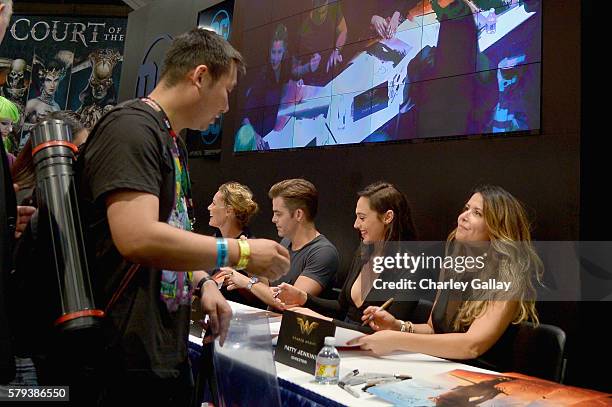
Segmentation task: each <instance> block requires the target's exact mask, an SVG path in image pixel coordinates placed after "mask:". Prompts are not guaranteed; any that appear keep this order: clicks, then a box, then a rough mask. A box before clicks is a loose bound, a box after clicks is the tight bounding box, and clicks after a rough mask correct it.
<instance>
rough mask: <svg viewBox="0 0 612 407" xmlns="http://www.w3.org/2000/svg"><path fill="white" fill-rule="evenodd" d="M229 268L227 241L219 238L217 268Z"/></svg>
mask: <svg viewBox="0 0 612 407" xmlns="http://www.w3.org/2000/svg"><path fill="white" fill-rule="evenodd" d="M225 266H227V239H225V238H221V237H219V238H217V268H221V267H225Z"/></svg>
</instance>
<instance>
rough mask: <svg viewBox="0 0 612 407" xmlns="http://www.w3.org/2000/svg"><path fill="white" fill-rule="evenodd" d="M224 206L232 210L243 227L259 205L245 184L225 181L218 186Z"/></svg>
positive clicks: (249, 220) (247, 223)
mask: <svg viewBox="0 0 612 407" xmlns="http://www.w3.org/2000/svg"><path fill="white" fill-rule="evenodd" d="M219 192H221V195H223V203H225V206H228V207H231V208H232V209H233V210H234V215H235V216H236V220H237V221H238V224H239V225H240V227H241V228H243V229H244V228H245V227H246V226H248V225H249V223H250V222H251V219H252V218H253V216H255V214H256V213H257V211H258V210H259V205H257V202H255V201H254V200H253V192H251V190H250V189H249V187H247V186H246V185H242V184H240V183H238V182H226V183H225V184H223V185H221V186H220V187H219Z"/></svg>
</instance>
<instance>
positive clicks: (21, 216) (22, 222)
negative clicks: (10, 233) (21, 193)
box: [15, 206, 36, 239]
mask: <svg viewBox="0 0 612 407" xmlns="http://www.w3.org/2000/svg"><path fill="white" fill-rule="evenodd" d="M34 212H36V208H34V207H33V206H18V207H17V225H16V227H15V239H19V238H20V237H21V234H22V233H23V231H24V230H25V228H26V226H28V222H30V219H31V218H32V215H34Z"/></svg>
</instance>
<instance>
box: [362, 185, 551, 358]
mask: <svg viewBox="0 0 612 407" xmlns="http://www.w3.org/2000/svg"><path fill="white" fill-rule="evenodd" d="M483 244H484V247H483ZM477 246H481V247H480V249H478V248H475V249H470V248H474V247H477ZM457 248H459V249H457ZM448 250H449V252H450V253H451V254H454V255H457V254H461V251H462V252H463V254H466V253H469V251H470V250H474V251H478V250H480V254H482V253H485V254H486V256H487V261H486V263H485V264H486V265H485V267H484V270H485V271H484V272H483V274H479V276H483V275H486V278H496V279H497V280H498V281H505V282H510V283H511V286H510V287H511V288H510V290H509V291H508V292H503V290H500V291H499V292H494V291H491V290H478V289H468V290H465V291H460V292H457V291H448V290H438V292H437V296H436V301H435V303H434V307H433V309H432V312H431V315H430V317H429V321H428V322H427V323H426V324H412V323H411V322H410V321H402V320H399V319H396V318H395V317H394V316H392V315H391V314H389V313H388V312H386V311H379V310H378V308H377V307H369V308H368V309H366V310H365V311H364V315H363V317H362V320H364V321H365V320H368V319H369V318H371V317H372V318H373V319H372V320H371V322H370V323H369V325H370V327H371V328H372V329H374V330H375V331H378V332H375V333H374V334H372V335H367V336H363V337H361V338H357V339H356V340H354V344H358V345H360V346H361V347H362V348H363V349H366V350H371V351H372V352H374V353H375V354H379V355H383V354H388V353H391V352H394V351H408V352H418V353H425V354H428V355H432V356H437V357H442V358H448V359H464V360H466V359H475V358H478V357H480V356H481V355H483V354H485V352H487V351H489V350H490V349H491V348H492V347H493V345H494V344H495V343H496V342H497V341H498V340H499V339H500V338H501V337H502V335H503V334H504V332H506V331H507V329H508V328H509V326H510V325H511V324H518V323H520V322H522V321H526V320H529V319H531V320H532V321H534V322H535V323H536V324H537V323H538V317H537V314H536V309H535V301H534V299H535V287H534V284H533V278H534V277H537V279H538V281H539V278H540V273H541V271H542V262H541V261H540V259H539V258H538V256H537V254H536V253H535V251H534V249H533V246H532V244H531V235H530V231H529V223H528V221H527V217H526V214H525V210H524V208H523V206H522V204H521V203H520V202H519V201H518V200H517V199H516V198H515V197H514V196H512V195H511V194H510V193H509V192H507V191H505V190H504V189H503V188H501V187H498V186H483V187H479V188H477V189H476V190H475V193H474V194H473V195H472V196H471V197H470V199H469V201H468V202H467V203H466V205H465V208H464V210H463V212H462V213H461V214H460V215H459V217H458V219H457V228H456V229H455V230H453V231H452V232H451V233H450V235H449V237H448ZM468 274H469V273H467V272H466V273H464V275H463V276H461V275H458V274H456V273H455V272H453V271H452V270H443V275H444V276H445V277H449V275H452V276H453V278H455V279H462V278H463V279H466V278H469V276H468ZM445 277H443V278H445Z"/></svg>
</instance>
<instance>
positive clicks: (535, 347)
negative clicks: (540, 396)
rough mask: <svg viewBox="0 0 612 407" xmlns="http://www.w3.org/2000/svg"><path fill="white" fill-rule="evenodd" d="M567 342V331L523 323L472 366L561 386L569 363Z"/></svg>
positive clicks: (509, 328)
mask: <svg viewBox="0 0 612 407" xmlns="http://www.w3.org/2000/svg"><path fill="white" fill-rule="evenodd" d="M565 341H566V336H565V332H564V331H563V330H562V329H561V328H559V327H557V326H554V325H547V324H540V325H538V326H535V325H534V324H533V323H531V322H521V323H520V324H519V325H511V326H509V327H508V329H507V330H506V332H505V333H504V335H503V336H502V337H501V338H500V339H499V340H498V341H497V343H496V344H495V345H494V346H493V347H492V348H491V349H490V350H489V351H488V352H486V353H485V354H484V355H482V356H480V357H479V358H477V359H475V360H474V361H473V362H474V363H473V364H474V365H476V366H479V367H483V368H486V369H491V370H496V371H499V372H517V373H523V374H526V375H529V376H534V377H539V378H541V379H546V380H552V381H555V382H558V383H562V382H563V379H564V375H565V363H566V359H565ZM470 364H472V363H470Z"/></svg>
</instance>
